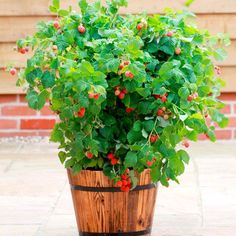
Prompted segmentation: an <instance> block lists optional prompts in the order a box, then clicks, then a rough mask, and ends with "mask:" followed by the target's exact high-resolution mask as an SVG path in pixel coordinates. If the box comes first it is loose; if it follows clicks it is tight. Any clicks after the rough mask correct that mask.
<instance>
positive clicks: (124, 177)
mask: <svg viewBox="0 0 236 236" xmlns="http://www.w3.org/2000/svg"><path fill="white" fill-rule="evenodd" d="M128 178H129V176H128V175H126V174H123V175H121V179H128Z"/></svg>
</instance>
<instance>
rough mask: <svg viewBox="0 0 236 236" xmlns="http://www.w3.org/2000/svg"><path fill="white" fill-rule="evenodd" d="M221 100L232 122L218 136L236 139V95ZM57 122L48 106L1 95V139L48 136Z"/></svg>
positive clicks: (226, 96) (22, 97) (22, 96)
mask: <svg viewBox="0 0 236 236" xmlns="http://www.w3.org/2000/svg"><path fill="white" fill-rule="evenodd" d="M220 99H221V100H222V101H224V102H225V103H226V106H225V108H224V109H223V110H222V112H223V113H224V114H226V115H227V117H229V119H230V122H229V125H228V127H227V128H225V129H219V128H216V135H217V137H218V139H236V93H224V94H223V95H221V97H220ZM55 122H56V115H55V114H53V113H52V112H51V111H50V110H49V107H48V106H46V107H44V108H43V109H42V110H41V111H34V110H32V109H30V108H28V106H27V103H26V101H25V97H24V95H0V137H9V136H38V135H39V136H48V135H49V134H50V130H51V128H52V127H53V126H54V124H55ZM201 139H205V137H204V136H202V137H201Z"/></svg>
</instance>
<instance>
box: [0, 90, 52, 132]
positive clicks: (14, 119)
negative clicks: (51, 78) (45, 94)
mask: <svg viewBox="0 0 236 236" xmlns="http://www.w3.org/2000/svg"><path fill="white" fill-rule="evenodd" d="M55 122H56V115H55V114H53V113H52V112H51V111H50V109H49V106H45V107H44V108H43V109H42V110H41V111H34V110H32V109H30V108H28V106H27V103H26V101H25V96H24V95H15V94H14V95H0V137H9V136H48V135H49V134H50V130H51V129H52V127H53V126H54V124H55Z"/></svg>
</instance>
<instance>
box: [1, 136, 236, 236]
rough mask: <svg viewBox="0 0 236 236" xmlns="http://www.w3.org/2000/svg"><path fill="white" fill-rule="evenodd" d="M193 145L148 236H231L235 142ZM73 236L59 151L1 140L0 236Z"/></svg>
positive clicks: (162, 197) (235, 222) (235, 212)
mask: <svg viewBox="0 0 236 236" xmlns="http://www.w3.org/2000/svg"><path fill="white" fill-rule="evenodd" d="M191 146H192V147H191V149H190V152H191V156H192V158H191V161H190V164H189V166H188V167H187V168H186V172H185V174H184V175H183V176H181V177H180V182H181V184H180V185H178V184H175V183H172V184H171V186H170V187H169V188H165V187H161V186H160V188H159V192H158V198H157V206H156V210H155V217H154V225H153V233H152V236H235V235H236V200H235V199H236V188H235V186H236V141H235V142H233V141H230V142H218V143H216V144H212V143H209V142H201V143H198V144H192V145H191ZM77 235H78V233H77V228H76V221H75V216H74V210H73V206H72V200H71V195H70V189H69V185H68V182H67V176H66V172H65V169H64V168H63V167H62V166H61V165H60V163H59V160H58V158H57V146H56V145H55V144H49V143H48V141H47V140H37V139H35V140H33V141H32V142H31V143H28V141H27V142H25V141H24V140H17V141H14V140H10V142H9V141H7V142H1V140H0V236H77Z"/></svg>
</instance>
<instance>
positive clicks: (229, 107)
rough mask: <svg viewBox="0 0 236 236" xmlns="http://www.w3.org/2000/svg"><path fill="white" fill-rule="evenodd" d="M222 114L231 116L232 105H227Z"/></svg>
mask: <svg viewBox="0 0 236 236" xmlns="http://www.w3.org/2000/svg"><path fill="white" fill-rule="evenodd" d="M221 112H222V113H224V114H230V113H231V106H230V104H226V105H225V107H224V108H223V109H221Z"/></svg>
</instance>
